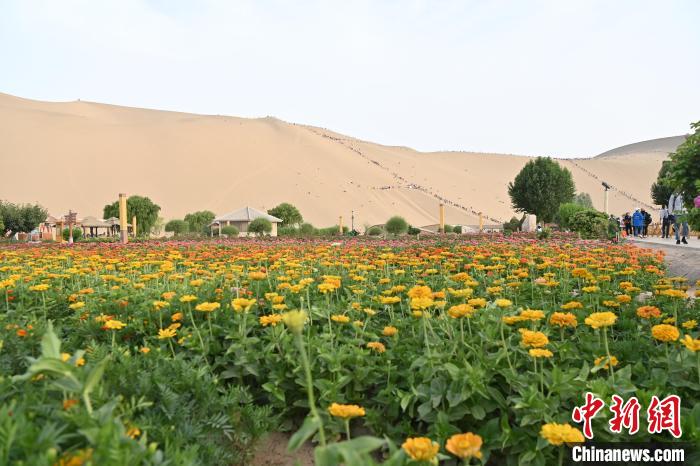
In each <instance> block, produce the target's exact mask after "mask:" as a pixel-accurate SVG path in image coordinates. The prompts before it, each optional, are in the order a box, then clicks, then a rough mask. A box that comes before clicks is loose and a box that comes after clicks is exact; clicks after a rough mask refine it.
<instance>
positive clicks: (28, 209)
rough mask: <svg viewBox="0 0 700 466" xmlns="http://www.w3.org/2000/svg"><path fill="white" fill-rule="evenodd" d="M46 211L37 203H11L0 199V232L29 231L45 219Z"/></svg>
mask: <svg viewBox="0 0 700 466" xmlns="http://www.w3.org/2000/svg"><path fill="white" fill-rule="evenodd" d="M47 216H48V212H47V210H46V209H45V208H43V207H41V206H40V205H39V204H34V205H31V204H12V203H10V202H2V201H0V224H2V225H3V227H2V228H1V229H0V232H2V233H5V232H6V231H9V232H11V233H13V234H14V233H29V232H30V231H32V230H33V229H35V228H36V227H37V226H39V224H40V223H41V222H43V221H44V220H46V217H47Z"/></svg>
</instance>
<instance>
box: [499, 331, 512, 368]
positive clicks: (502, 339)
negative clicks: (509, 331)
mask: <svg viewBox="0 0 700 466" xmlns="http://www.w3.org/2000/svg"><path fill="white" fill-rule="evenodd" d="M500 326H501V341H502V342H503V351H505V353H506V361H508V367H510V370H511V372H512V373H513V375H515V369H513V365H512V364H511V363H510V356H509V355H508V345H506V337H505V335H504V334H503V321H501V324H500Z"/></svg>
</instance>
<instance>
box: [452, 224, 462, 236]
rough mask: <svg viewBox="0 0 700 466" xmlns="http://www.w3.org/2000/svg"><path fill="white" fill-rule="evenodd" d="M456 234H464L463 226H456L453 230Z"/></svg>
mask: <svg viewBox="0 0 700 466" xmlns="http://www.w3.org/2000/svg"><path fill="white" fill-rule="evenodd" d="M452 231H453V232H454V233H459V234H462V225H455V226H454V228H453V229H452Z"/></svg>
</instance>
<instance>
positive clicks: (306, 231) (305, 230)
mask: <svg viewBox="0 0 700 466" xmlns="http://www.w3.org/2000/svg"><path fill="white" fill-rule="evenodd" d="M314 230H316V229H315V228H314V226H313V225H312V224H310V223H302V224H301V226H300V227H299V233H301V234H302V235H304V236H311V235H313V234H314Z"/></svg>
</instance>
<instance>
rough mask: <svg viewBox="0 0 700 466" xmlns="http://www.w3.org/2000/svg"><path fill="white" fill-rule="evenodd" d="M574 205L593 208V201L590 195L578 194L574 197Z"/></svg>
mask: <svg viewBox="0 0 700 466" xmlns="http://www.w3.org/2000/svg"><path fill="white" fill-rule="evenodd" d="M573 202H574V204H578V205H580V206H583V207H587V208H589V209H592V208H593V199H591V195H590V194H588V193H578V194H576V196H574V201H573Z"/></svg>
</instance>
